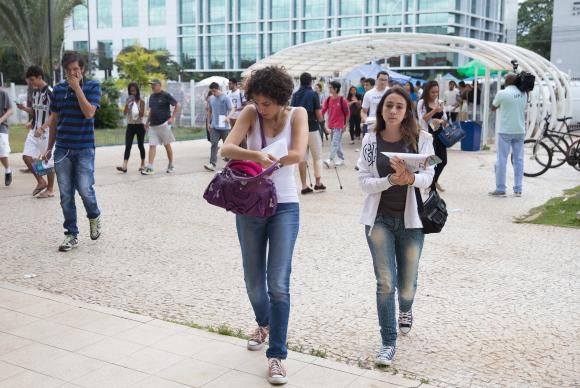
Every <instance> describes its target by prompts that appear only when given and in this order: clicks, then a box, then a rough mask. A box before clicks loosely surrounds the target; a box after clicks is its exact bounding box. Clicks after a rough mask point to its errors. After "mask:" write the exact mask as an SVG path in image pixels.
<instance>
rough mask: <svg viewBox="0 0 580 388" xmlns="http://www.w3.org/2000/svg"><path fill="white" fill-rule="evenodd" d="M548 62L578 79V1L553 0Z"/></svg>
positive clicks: (579, 63)
mask: <svg viewBox="0 0 580 388" xmlns="http://www.w3.org/2000/svg"><path fill="white" fill-rule="evenodd" d="M552 20H553V22H552V49H551V51H550V62H552V63H553V64H555V65H556V66H558V68H559V69H560V70H562V71H563V72H565V73H567V74H570V75H571V76H572V77H573V78H574V79H577V80H580V59H579V57H578V52H580V1H578V0H559V1H554V14H553V17H552Z"/></svg>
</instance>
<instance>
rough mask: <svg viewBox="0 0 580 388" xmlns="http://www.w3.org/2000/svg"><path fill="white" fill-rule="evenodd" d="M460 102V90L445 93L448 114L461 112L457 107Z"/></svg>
mask: <svg viewBox="0 0 580 388" xmlns="http://www.w3.org/2000/svg"><path fill="white" fill-rule="evenodd" d="M458 101H459V90H457V88H455V89H453V90H447V91H446V92H445V110H446V111H447V112H459V106H455V105H456V104H457V102H458Z"/></svg>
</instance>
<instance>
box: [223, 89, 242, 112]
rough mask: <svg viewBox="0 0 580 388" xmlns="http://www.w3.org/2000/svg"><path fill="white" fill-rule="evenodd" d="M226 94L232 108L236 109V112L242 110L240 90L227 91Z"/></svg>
mask: <svg viewBox="0 0 580 388" xmlns="http://www.w3.org/2000/svg"><path fill="white" fill-rule="evenodd" d="M226 94H227V96H228V97H229V98H230V100H231V101H232V105H233V107H234V108H236V110H242V92H241V91H240V89H236V90H235V91H232V90H228V92H227V93H226Z"/></svg>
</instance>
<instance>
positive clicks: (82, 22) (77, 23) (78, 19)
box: [73, 4, 88, 30]
mask: <svg viewBox="0 0 580 388" xmlns="http://www.w3.org/2000/svg"><path fill="white" fill-rule="evenodd" d="M87 18H88V11H87V7H86V6H84V5H82V4H81V5H77V6H76V7H74V8H73V30H86V29H87Z"/></svg>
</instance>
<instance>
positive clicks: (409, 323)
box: [399, 310, 413, 335]
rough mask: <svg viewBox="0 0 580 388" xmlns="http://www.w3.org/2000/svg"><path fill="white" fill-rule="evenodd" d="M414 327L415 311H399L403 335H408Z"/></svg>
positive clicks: (400, 329) (400, 328)
mask: <svg viewBox="0 0 580 388" xmlns="http://www.w3.org/2000/svg"><path fill="white" fill-rule="evenodd" d="M412 327H413V310H409V311H407V312H403V311H399V331H400V332H401V334H402V335H407V334H409V332H410V331H411V328H412Z"/></svg>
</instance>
